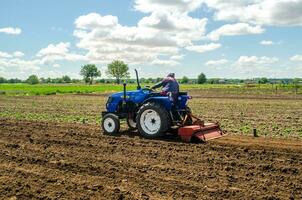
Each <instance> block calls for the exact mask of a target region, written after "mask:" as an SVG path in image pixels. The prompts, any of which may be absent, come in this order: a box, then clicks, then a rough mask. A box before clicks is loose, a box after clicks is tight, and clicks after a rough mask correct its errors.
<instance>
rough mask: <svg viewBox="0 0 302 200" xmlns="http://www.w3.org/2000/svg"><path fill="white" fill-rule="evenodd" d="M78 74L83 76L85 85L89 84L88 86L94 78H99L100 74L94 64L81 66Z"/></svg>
mask: <svg viewBox="0 0 302 200" xmlns="http://www.w3.org/2000/svg"><path fill="white" fill-rule="evenodd" d="M80 74H81V75H82V76H83V79H84V81H85V83H89V85H91V84H92V82H93V79H94V78H96V77H99V76H101V72H100V71H99V70H98V68H97V67H96V66H95V64H87V65H84V66H82V68H81V72H80Z"/></svg>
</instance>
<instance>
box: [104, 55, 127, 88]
mask: <svg viewBox="0 0 302 200" xmlns="http://www.w3.org/2000/svg"><path fill="white" fill-rule="evenodd" d="M107 68H108V69H107V74H108V75H109V76H111V77H114V78H115V79H116V83H117V84H120V81H121V79H122V78H127V77H129V72H128V70H129V68H128V65H127V64H125V63H124V62H123V61H120V60H114V61H112V63H110V64H109V65H108V66H107Z"/></svg>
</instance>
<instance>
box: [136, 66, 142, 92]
mask: <svg viewBox="0 0 302 200" xmlns="http://www.w3.org/2000/svg"><path fill="white" fill-rule="evenodd" d="M135 74H136V82H137V90H140V89H142V87H141V85H140V84H139V78H138V73H137V70H136V69H135Z"/></svg>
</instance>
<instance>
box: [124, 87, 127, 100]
mask: <svg viewBox="0 0 302 200" xmlns="http://www.w3.org/2000/svg"><path fill="white" fill-rule="evenodd" d="M126 85H127V84H126V83H124V84H123V86H124V101H125V102H126Z"/></svg>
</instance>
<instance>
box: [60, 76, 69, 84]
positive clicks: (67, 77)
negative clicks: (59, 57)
mask: <svg viewBox="0 0 302 200" xmlns="http://www.w3.org/2000/svg"><path fill="white" fill-rule="evenodd" d="M62 79H63V82H64V83H71V78H70V77H69V76H67V75H65V76H63V77H62Z"/></svg>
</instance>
